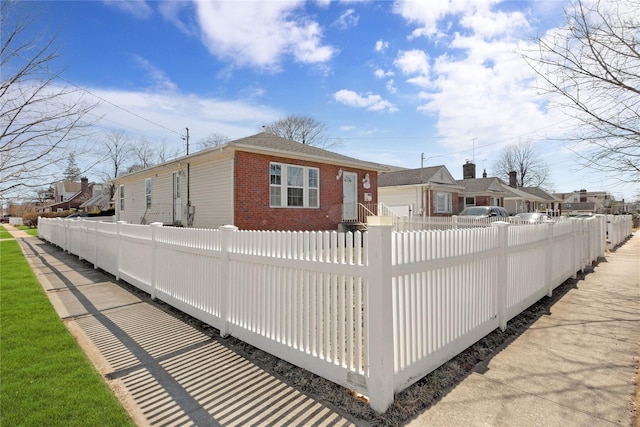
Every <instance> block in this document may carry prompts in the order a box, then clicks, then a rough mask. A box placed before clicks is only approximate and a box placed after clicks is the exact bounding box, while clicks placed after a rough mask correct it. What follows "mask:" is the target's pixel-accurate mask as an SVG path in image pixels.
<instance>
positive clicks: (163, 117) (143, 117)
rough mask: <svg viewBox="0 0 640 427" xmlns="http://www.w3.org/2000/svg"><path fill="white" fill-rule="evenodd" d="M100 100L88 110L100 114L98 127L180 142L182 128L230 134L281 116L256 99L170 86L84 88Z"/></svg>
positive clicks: (239, 133)
mask: <svg viewBox="0 0 640 427" xmlns="http://www.w3.org/2000/svg"><path fill="white" fill-rule="evenodd" d="M89 92H90V93H91V94H93V95H95V96H98V97H99V98H100V99H101V100H102V102H101V103H100V105H99V106H98V108H97V109H96V110H94V111H93V114H95V116H97V117H101V118H102V120H100V122H99V128H102V129H104V132H109V131H110V130H111V129H117V130H122V131H123V132H125V133H127V134H130V135H131V136H133V137H144V138H145V139H148V140H150V141H163V140H164V141H167V142H169V143H171V144H174V145H175V146H181V144H183V142H182V140H181V139H180V136H179V134H180V133H181V132H182V131H183V130H184V128H185V127H188V128H189V130H190V134H191V136H192V138H193V141H197V140H198V139H200V138H204V137H206V136H207V135H209V134H211V133H214V132H216V133H222V134H225V135H227V136H228V137H230V138H240V137H244V136H248V135H251V134H255V133H257V132H258V129H260V127H261V126H262V125H263V124H265V123H269V122H272V121H274V120H277V119H278V118H280V117H282V112H281V111H277V110H275V109H273V108H270V107H268V106H264V105H260V104H258V103H253V102H246V101H237V100H228V99H222V98H212V97H203V96H199V95H197V94H193V93H184V92H180V91H174V92H171V93H157V92H156V93H150V92H144V91H126V90H111V89H101V88H90V89H89Z"/></svg>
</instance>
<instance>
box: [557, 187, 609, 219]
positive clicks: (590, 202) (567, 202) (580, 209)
mask: <svg viewBox="0 0 640 427" xmlns="http://www.w3.org/2000/svg"><path fill="white" fill-rule="evenodd" d="M553 195H554V196H555V197H557V198H558V199H560V200H562V212H563V213H565V214H569V215H574V214H580V213H594V214H608V213H611V206H612V203H611V202H612V200H611V195H610V194H609V193H608V192H606V191H587V190H585V189H582V190H580V191H574V192H572V193H554V194H553Z"/></svg>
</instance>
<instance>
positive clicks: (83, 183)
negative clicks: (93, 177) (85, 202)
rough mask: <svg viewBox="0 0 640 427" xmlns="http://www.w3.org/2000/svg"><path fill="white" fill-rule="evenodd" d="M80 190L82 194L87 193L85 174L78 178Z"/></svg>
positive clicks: (86, 194)
mask: <svg viewBox="0 0 640 427" xmlns="http://www.w3.org/2000/svg"><path fill="white" fill-rule="evenodd" d="M80 192H81V194H82V195H83V196H88V195H89V178H87V177H86V176H83V177H82V178H80Z"/></svg>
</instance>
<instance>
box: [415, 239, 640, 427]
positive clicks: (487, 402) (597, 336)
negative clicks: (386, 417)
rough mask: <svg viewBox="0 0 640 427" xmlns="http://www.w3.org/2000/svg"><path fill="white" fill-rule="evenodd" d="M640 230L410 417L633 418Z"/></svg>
mask: <svg viewBox="0 0 640 427" xmlns="http://www.w3.org/2000/svg"><path fill="white" fill-rule="evenodd" d="M638 234H640V233H636V234H635V236H634V237H632V238H631V239H630V240H628V241H627V242H626V243H625V244H624V245H622V246H620V247H619V248H618V249H617V250H615V251H614V252H611V253H608V254H606V257H605V258H606V261H605V260H603V261H600V262H599V263H598V264H597V265H596V267H595V268H594V272H592V273H589V274H586V275H584V277H583V279H582V280H579V281H578V282H577V285H576V288H575V289H571V290H570V291H569V292H568V293H567V294H566V295H564V296H563V297H562V298H560V299H559V300H558V301H557V302H556V303H555V304H554V305H553V306H552V307H551V310H550V313H549V314H548V315H544V316H542V317H540V318H539V319H538V320H537V321H536V322H535V323H534V324H533V325H532V326H530V327H529V328H528V329H527V330H526V331H525V332H524V333H523V334H521V335H520V336H518V337H517V338H516V339H515V341H513V342H511V343H509V344H508V345H506V346H505V347H504V348H503V349H501V351H499V352H498V353H497V354H495V355H494V356H493V357H491V358H490V359H489V360H485V361H484V362H481V363H480V364H478V365H477V366H476V367H475V369H474V370H473V372H472V373H471V375H469V376H468V377H467V378H466V379H465V380H464V381H462V382H461V383H460V384H459V385H457V386H456V387H455V388H454V389H453V390H451V392H449V393H448V394H447V395H446V396H444V397H443V398H442V399H441V400H440V401H439V402H438V403H436V404H435V405H433V406H432V407H431V408H429V409H428V410H426V411H425V412H423V413H422V414H421V415H420V416H418V417H416V418H415V419H414V420H413V421H411V422H410V423H409V424H408V425H409V426H411V427H423V426H424V427H426V426H632V425H633V424H632V423H633V422H634V420H633V418H634V413H633V412H634V410H637V408H636V407H635V406H636V405H637V402H635V398H634V396H635V393H636V391H637V386H638V385H637V382H636V379H637V377H636V375H637V373H638V372H637V368H638V362H639V356H640V347H639V345H640V236H639V235H638Z"/></svg>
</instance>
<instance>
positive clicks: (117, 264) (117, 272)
mask: <svg viewBox="0 0 640 427" xmlns="http://www.w3.org/2000/svg"><path fill="white" fill-rule="evenodd" d="M126 223H127V221H118V223H117V224H116V227H117V230H118V246H117V247H118V255H117V256H116V281H118V280H120V265H121V264H122V237H121V234H122V231H121V230H122V224H126Z"/></svg>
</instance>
